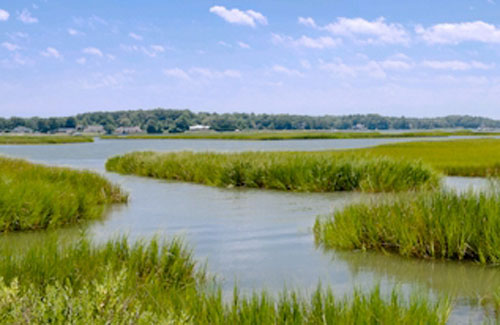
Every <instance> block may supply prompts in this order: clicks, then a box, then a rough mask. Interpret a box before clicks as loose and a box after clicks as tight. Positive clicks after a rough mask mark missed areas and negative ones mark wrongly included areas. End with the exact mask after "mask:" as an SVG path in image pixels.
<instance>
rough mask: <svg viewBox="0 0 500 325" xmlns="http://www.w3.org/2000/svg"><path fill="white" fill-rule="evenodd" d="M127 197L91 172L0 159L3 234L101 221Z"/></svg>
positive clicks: (0, 222) (0, 218) (0, 210)
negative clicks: (104, 215)
mask: <svg viewBox="0 0 500 325" xmlns="http://www.w3.org/2000/svg"><path fill="white" fill-rule="evenodd" d="M126 200H127V196H126V195H125V194H124V193H123V192H122V191H121V190H120V189H119V188H118V187H117V186H114V185H112V184H111V183H109V182H108V181H107V180H106V179H105V178H103V177H101V176H99V175H97V174H95V173H92V172H88V171H76V170H71V169H67V168H57V167H47V166H43V165H37V164H32V163H29V162H26V161H23V160H18V159H9V158H3V157H0V232H10V231H23V230H40V229H48V228H56V227H62V226H66V225H72V224H76V223H79V222H81V221H83V220H91V219H97V218H100V217H101V215H102V212H103V210H104V209H105V207H106V205H108V204H111V203H119V202H125V201H126Z"/></svg>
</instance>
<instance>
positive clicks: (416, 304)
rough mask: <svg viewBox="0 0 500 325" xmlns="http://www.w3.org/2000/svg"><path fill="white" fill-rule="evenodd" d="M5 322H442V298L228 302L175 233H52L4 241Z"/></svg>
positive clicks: (375, 295)
mask: <svg viewBox="0 0 500 325" xmlns="http://www.w3.org/2000/svg"><path fill="white" fill-rule="evenodd" d="M0 277H2V278H3V279H2V280H1V281H0V322H1V323H55V324H63V323H78V324H84V323H86V324H88V323H113V324H115V323H116V324H118V323H120V324H125V323H134V324H150V323H162V324H359V323H363V324H368V323H370V324H371V323H378V324H445V322H446V320H447V318H448V316H449V312H450V309H451V305H450V303H449V301H448V300H443V299H438V300H435V301H431V300H430V299H429V298H427V297H425V296H422V295H412V296H411V297H410V298H404V295H403V294H402V293H401V292H400V291H399V290H397V289H395V290H394V291H393V292H392V294H391V295H390V296H385V295H383V294H381V292H380V290H379V289H378V288H375V289H373V290H372V291H371V292H368V293H363V292H361V291H355V292H354V294H353V295H352V297H343V298H336V297H335V296H334V295H333V293H332V291H331V290H323V289H321V288H318V289H317V290H316V292H315V293H314V294H313V295H312V296H310V297H308V298H305V297H304V296H301V295H300V294H298V293H295V292H283V293H282V294H281V295H280V296H279V297H278V298H275V297H273V296H271V295H268V294H266V293H255V294H254V295H252V296H243V295H241V294H239V293H238V290H237V289H235V291H234V296H233V299H232V300H231V301H230V302H229V301H227V300H224V299H223V298H222V294H221V291H220V289H218V288H220V287H219V286H218V285H217V284H215V286H212V287H211V286H209V284H210V283H212V281H210V279H209V278H208V277H207V274H206V272H205V271H204V270H203V269H200V268H197V267H196V264H195V263H194V262H193V260H192V257H191V254H190V252H189V251H188V250H187V249H186V248H185V247H184V245H183V244H182V243H181V242H179V241H178V240H173V241H170V242H159V241H157V240H152V241H151V242H149V243H145V242H138V243H135V244H129V243H128V242H127V240H126V239H120V240H114V241H110V242H108V243H106V244H102V245H99V246H95V245H93V244H92V243H90V242H89V241H88V240H86V239H81V240H80V241H79V242H77V243H75V244H71V245H60V244H58V242H57V240H53V241H51V242H49V243H48V244H47V245H44V246H41V247H34V248H31V249H30V250H28V251H24V252H22V253H19V252H15V253H14V251H13V250H12V249H9V248H7V247H2V248H0Z"/></svg>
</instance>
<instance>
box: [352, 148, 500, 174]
mask: <svg viewBox="0 0 500 325" xmlns="http://www.w3.org/2000/svg"><path fill="white" fill-rule="evenodd" d="M351 152H354V153H356V154H362V155H365V154H367V155H370V156H372V157H390V158H394V159H407V160H422V161H424V162H425V163H426V164H428V165H430V166H432V167H434V168H435V169H437V170H439V171H441V172H443V173H444V174H446V175H450V176H478V177H486V176H500V139H472V140H471V139H468V140H452V141H427V142H409V143H398V144H388V145H381V146H377V147H373V148H367V149H359V150H354V151H351Z"/></svg>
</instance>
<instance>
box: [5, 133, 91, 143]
mask: <svg viewBox="0 0 500 325" xmlns="http://www.w3.org/2000/svg"><path fill="white" fill-rule="evenodd" d="M82 142H94V139H93V138H91V137H84V136H67V135H0V145H3V144H11V145H16V144H64V143H82Z"/></svg>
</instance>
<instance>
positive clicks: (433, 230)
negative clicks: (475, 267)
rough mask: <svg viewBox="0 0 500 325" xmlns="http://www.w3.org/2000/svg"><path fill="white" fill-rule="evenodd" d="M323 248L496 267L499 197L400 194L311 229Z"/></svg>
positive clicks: (349, 210) (491, 194)
mask: <svg viewBox="0 0 500 325" xmlns="http://www.w3.org/2000/svg"><path fill="white" fill-rule="evenodd" d="M314 234H315V237H316V240H317V242H318V243H320V244H321V245H323V246H324V247H326V248H340V249H350V250H352V249H362V250H378V251H388V252H394V253H397V254H400V255H403V256H411V257H419V258H436V259H450V260H470V261H475V262H479V263H482V264H498V263H500V191H498V190H496V191H493V192H487V193H474V192H466V193H460V194H459V193H456V192H454V191H444V190H443V191H426V192H422V193H403V194H398V195H397V196H389V197H386V198H385V199H380V198H379V199H377V200H376V201H373V202H369V203H357V204H352V205H350V206H348V207H346V208H345V209H344V210H342V211H340V212H337V213H335V214H334V215H333V216H332V217H330V218H328V219H321V218H319V217H318V219H317V220H316V223H315V225H314Z"/></svg>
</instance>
